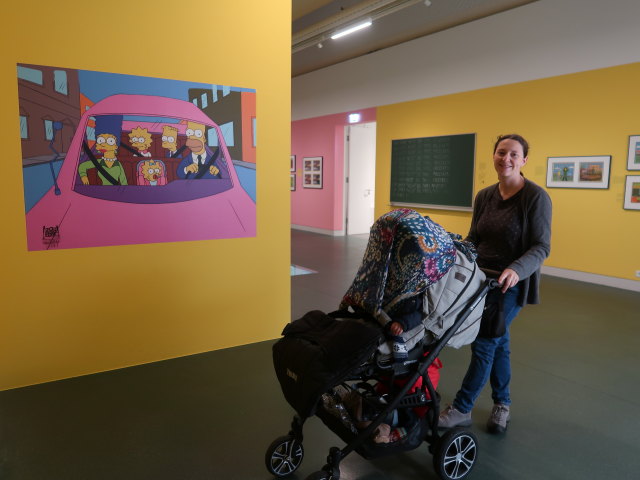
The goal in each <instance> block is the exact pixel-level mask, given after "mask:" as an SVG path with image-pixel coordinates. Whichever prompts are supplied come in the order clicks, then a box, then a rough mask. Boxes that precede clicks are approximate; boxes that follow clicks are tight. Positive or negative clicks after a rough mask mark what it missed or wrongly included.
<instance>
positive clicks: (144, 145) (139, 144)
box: [129, 125, 153, 157]
mask: <svg viewBox="0 0 640 480" xmlns="http://www.w3.org/2000/svg"><path fill="white" fill-rule="evenodd" d="M129 141H130V142H131V146H132V147H133V148H135V149H136V150H138V152H140V154H141V155H142V156H143V157H150V156H151V152H150V151H149V147H150V146H151V142H152V141H153V140H151V134H150V133H149V131H148V130H147V129H146V128H142V127H140V126H139V125H138V127H137V128H134V129H133V130H131V132H130V133H129Z"/></svg>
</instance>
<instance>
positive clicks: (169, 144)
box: [162, 125, 178, 158]
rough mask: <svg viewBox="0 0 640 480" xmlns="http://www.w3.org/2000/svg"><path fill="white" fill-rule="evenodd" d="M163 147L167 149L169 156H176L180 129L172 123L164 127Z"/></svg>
mask: <svg viewBox="0 0 640 480" xmlns="http://www.w3.org/2000/svg"><path fill="white" fill-rule="evenodd" d="M162 148H165V149H166V150H167V155H166V156H167V157H174V158H175V157H176V156H177V155H176V152H177V150H178V129H177V128H176V127H172V126H171V125H163V127H162Z"/></svg>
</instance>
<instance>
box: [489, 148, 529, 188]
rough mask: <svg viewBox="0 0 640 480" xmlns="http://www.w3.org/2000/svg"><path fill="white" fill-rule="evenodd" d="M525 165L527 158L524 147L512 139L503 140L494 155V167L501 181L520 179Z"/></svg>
mask: <svg viewBox="0 0 640 480" xmlns="http://www.w3.org/2000/svg"><path fill="white" fill-rule="evenodd" d="M525 163H527V157H525V156H524V152H523V150H522V145H520V142H518V141H517V140H513V139H511V138H507V139H504V140H502V141H501V142H500V143H499V144H498V147H497V148H496V151H495V152H494V154H493V167H494V168H495V169H496V172H497V173H498V179H500V180H503V179H504V180H507V179H510V178H517V177H519V176H520V169H521V168H522V167H523V166H524V164H525Z"/></svg>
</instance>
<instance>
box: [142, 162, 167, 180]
mask: <svg viewBox="0 0 640 480" xmlns="http://www.w3.org/2000/svg"><path fill="white" fill-rule="evenodd" d="M140 169H141V172H142V177H143V178H144V179H145V180H146V181H147V182H149V183H148V184H149V185H158V184H159V183H158V182H159V180H161V179H162V178H163V177H164V164H163V163H162V162H160V161H156V160H144V161H143V162H142V165H141V166H140Z"/></svg>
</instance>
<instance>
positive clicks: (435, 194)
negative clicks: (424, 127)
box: [391, 134, 475, 207]
mask: <svg viewBox="0 0 640 480" xmlns="http://www.w3.org/2000/svg"><path fill="white" fill-rule="evenodd" d="M474 156H475V135H474V134H466V135H449V136H443V137H425V138H411V139H401V140H393V141H392V143H391V201H392V202H404V203H416V204H436V205H450V206H455V207H471V199H472V194H473V167H474V160H475V159H474Z"/></svg>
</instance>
